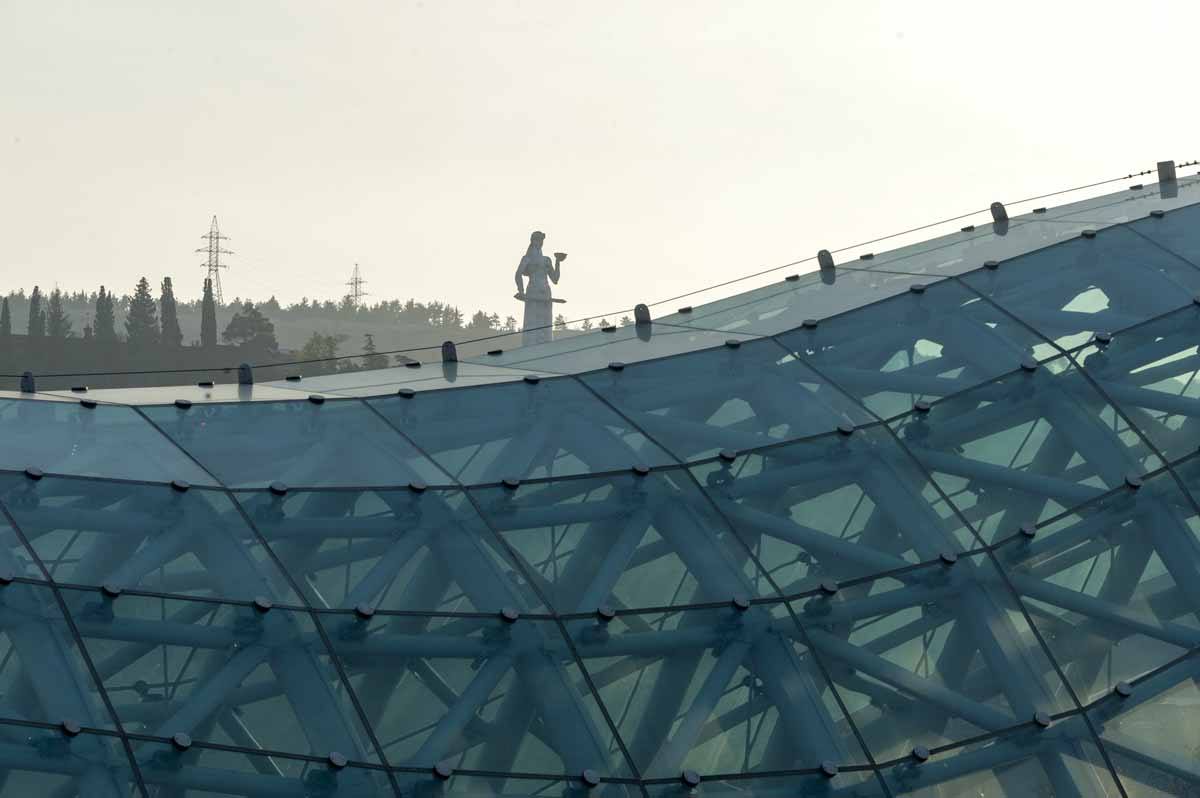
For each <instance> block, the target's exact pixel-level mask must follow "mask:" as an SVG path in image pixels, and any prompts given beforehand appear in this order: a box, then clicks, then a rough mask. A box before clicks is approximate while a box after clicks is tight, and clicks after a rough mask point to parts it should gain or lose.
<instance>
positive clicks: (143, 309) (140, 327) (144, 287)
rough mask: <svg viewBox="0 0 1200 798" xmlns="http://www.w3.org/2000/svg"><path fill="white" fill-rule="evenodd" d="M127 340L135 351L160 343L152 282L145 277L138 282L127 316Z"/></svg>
mask: <svg viewBox="0 0 1200 798" xmlns="http://www.w3.org/2000/svg"><path fill="white" fill-rule="evenodd" d="M125 339H126V340H127V341H129V346H130V348H132V349H134V350H138V349H149V348H151V347H153V346H155V345H156V344H157V343H158V341H159V337H158V309H157V308H156V307H155V305H154V297H153V296H151V295H150V282H149V281H148V280H147V279H146V278H145V277H143V278H142V279H140V280H138V284H137V288H136V289H135V290H134V293H133V299H132V300H130V302H129V313H128V315H126V316H125Z"/></svg>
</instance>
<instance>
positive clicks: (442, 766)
mask: <svg viewBox="0 0 1200 798" xmlns="http://www.w3.org/2000/svg"><path fill="white" fill-rule="evenodd" d="M433 775H435V776H437V777H438V778H439V779H441V780H442V781H445V780H446V779H448V778H450V777H451V776H453V775H454V768H452V767H450V763H449V762H438V763H437V764H436V765H434V766H433Z"/></svg>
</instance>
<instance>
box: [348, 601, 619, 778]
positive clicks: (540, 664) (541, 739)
mask: <svg viewBox="0 0 1200 798" xmlns="http://www.w3.org/2000/svg"><path fill="white" fill-rule="evenodd" d="M329 629H330V635H331V638H332V641H333V648H334V651H335V653H336V654H337V655H338V656H339V657H340V658H341V660H342V663H343V665H344V667H345V669H346V672H347V674H348V676H349V679H350V682H351V684H352V685H353V686H354V689H355V691H356V692H357V694H358V696H359V698H360V699H361V701H362V705H363V707H364V709H365V711H366V713H367V717H368V720H369V722H370V723H371V725H372V727H373V728H374V729H375V733H376V734H377V735H378V737H379V740H380V742H381V744H382V745H383V749H384V753H385V755H386V756H387V758H388V761H390V762H391V763H392V764H393V765H399V766H405V767H419V768H431V767H433V766H434V765H436V764H438V763H439V762H446V763H448V764H449V765H450V766H452V767H453V768H455V769H467V770H484V771H491V772H517V773H582V772H583V771H584V770H585V769H592V770H595V771H596V772H597V774H599V775H601V776H605V777H609V776H614V777H623V776H627V775H629V770H628V768H627V766H626V764H625V760H624V759H623V757H622V755H621V752H620V745H619V744H618V742H617V740H616V738H615V737H614V736H613V734H612V731H611V729H610V727H609V726H608V724H607V721H606V720H605V719H604V717H603V714H602V713H601V711H600V707H599V705H598V704H597V702H596V700H595V698H594V697H593V695H592V693H591V691H590V689H589V688H588V685H587V683H586V680H585V679H584V678H583V674H582V673H581V671H580V670H579V667H578V665H577V664H576V661H575V659H574V657H573V656H572V654H571V651H570V648H569V647H568V646H567V644H566V640H565V639H564V638H563V637H562V635H561V633H560V631H559V627H558V624H557V623H556V622H554V621H550V620H537V619H533V618H525V617H521V618H516V619H514V620H512V621H511V622H510V621H506V620H503V619H501V618H500V617H499V616H497V615H492V616H487V617H473V618H461V617H460V618H444V617H442V618H429V617H424V618H418V617H413V616H390V617H384V616H379V615H376V616H375V617H373V618H371V619H369V620H363V619H360V618H357V617H354V616H345V617H343V618H341V619H340V620H337V621H330V622H329Z"/></svg>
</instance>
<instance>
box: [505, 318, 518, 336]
mask: <svg viewBox="0 0 1200 798" xmlns="http://www.w3.org/2000/svg"><path fill="white" fill-rule="evenodd" d="M516 331H517V319H516V317H514V316H506V317H505V318H504V332H516Z"/></svg>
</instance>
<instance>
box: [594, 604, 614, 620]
mask: <svg viewBox="0 0 1200 798" xmlns="http://www.w3.org/2000/svg"><path fill="white" fill-rule="evenodd" d="M616 617H617V611H616V610H614V609H613V608H612V607H610V606H608V605H607V604H602V605H601V606H599V607H597V608H596V618H598V619H599V621H600V623H608V622H609V621H611V620H613V619H614V618H616Z"/></svg>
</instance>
